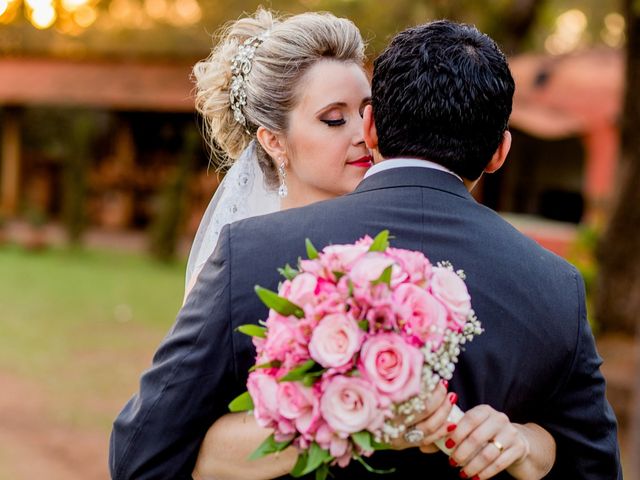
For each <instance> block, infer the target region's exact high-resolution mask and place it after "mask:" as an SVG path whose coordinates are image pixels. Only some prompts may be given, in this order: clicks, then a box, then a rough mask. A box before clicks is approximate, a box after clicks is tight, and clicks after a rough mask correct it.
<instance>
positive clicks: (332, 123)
mask: <svg viewBox="0 0 640 480" xmlns="http://www.w3.org/2000/svg"><path fill="white" fill-rule="evenodd" d="M320 121H321V122H323V123H326V124H327V125H328V126H330V127H339V126H340V125H344V124H345V123H347V121H346V120H345V119H344V118H339V119H336V120H323V119H321V120H320Z"/></svg>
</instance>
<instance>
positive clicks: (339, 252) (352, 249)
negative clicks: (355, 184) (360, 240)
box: [320, 245, 369, 272]
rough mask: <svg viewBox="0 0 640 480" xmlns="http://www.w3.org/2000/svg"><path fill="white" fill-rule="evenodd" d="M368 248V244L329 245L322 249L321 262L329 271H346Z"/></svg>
mask: <svg viewBox="0 0 640 480" xmlns="http://www.w3.org/2000/svg"><path fill="white" fill-rule="evenodd" d="M368 250H369V247H368V246H366V245H328V246H326V247H324V249H323V250H322V254H321V255H320V263H321V264H322V265H323V266H324V267H325V269H326V270H327V271H328V272H346V271H348V270H350V269H351V266H352V265H353V264H354V263H355V262H356V261H357V260H358V259H359V258H361V257H362V256H363V255H364V254H365V253H367V251H368Z"/></svg>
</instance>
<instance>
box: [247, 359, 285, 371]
mask: <svg viewBox="0 0 640 480" xmlns="http://www.w3.org/2000/svg"><path fill="white" fill-rule="evenodd" d="M281 364H282V362H280V361H278V360H273V361H272V362H267V363H261V364H260V365H254V366H253V367H251V368H250V369H249V372H255V371H256V370H258V369H260V368H278V367H279V366H280V365H281Z"/></svg>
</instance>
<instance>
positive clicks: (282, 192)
mask: <svg viewBox="0 0 640 480" xmlns="http://www.w3.org/2000/svg"><path fill="white" fill-rule="evenodd" d="M278 173H279V174H280V187H278V196H279V197H280V198H284V197H286V196H287V195H288V194H289V189H288V188H287V182H286V180H285V179H286V178H287V171H286V170H285V169H284V161H283V162H282V163H281V164H280V166H279V167H278Z"/></svg>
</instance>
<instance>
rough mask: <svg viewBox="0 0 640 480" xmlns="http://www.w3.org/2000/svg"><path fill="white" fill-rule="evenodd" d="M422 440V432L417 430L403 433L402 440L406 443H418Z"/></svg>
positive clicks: (413, 429)
mask: <svg viewBox="0 0 640 480" xmlns="http://www.w3.org/2000/svg"><path fill="white" fill-rule="evenodd" d="M423 439H424V432H423V431H422V430H420V429H418V428H412V429H411V430H407V431H406V432H404V440H405V441H406V442H407V443H411V444H415V443H420V442H421V441H422V440H423Z"/></svg>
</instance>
